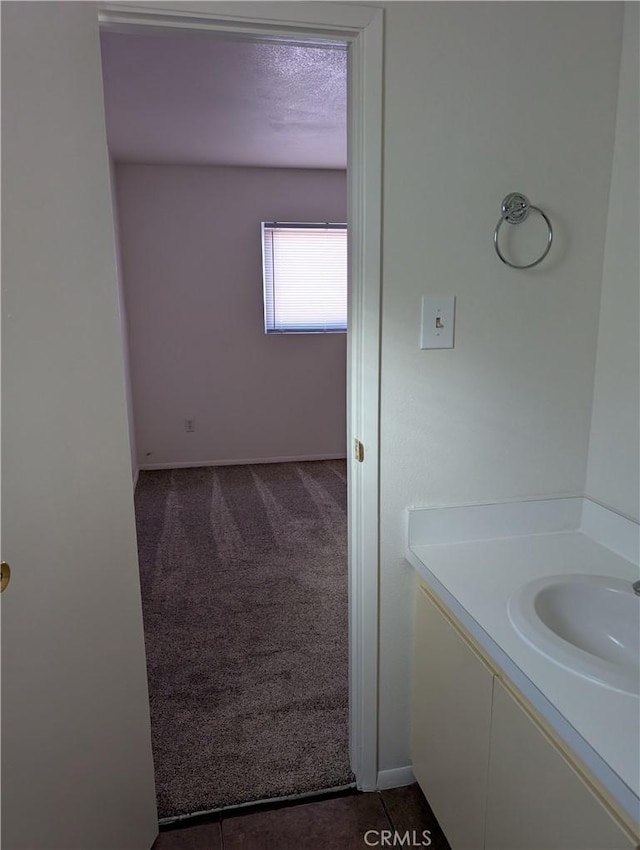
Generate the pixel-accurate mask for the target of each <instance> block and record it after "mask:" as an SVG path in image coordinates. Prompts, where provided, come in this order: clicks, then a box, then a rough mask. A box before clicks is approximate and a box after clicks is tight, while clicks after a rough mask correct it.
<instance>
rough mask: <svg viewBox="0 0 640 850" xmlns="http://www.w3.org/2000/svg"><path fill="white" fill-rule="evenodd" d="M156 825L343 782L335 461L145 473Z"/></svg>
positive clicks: (142, 510) (341, 567) (141, 518)
mask: <svg viewBox="0 0 640 850" xmlns="http://www.w3.org/2000/svg"><path fill="white" fill-rule="evenodd" d="M135 501H136V517H137V528H138V549H139V555H140V572H141V581H142V599H143V609H144V625H145V639H146V648H147V670H148V677H149V690H150V705H151V727H152V739H153V753H154V761H155V771H156V791H157V797H158V809H159V816H160V817H161V818H164V817H171V816H173V815H179V814H184V813H188V812H196V811H203V810H208V809H215V808H219V807H222V806H228V805H234V804H238V803H243V802H247V801H252V800H259V799H265V798H270V797H280V796H285V795H289V794H300V793H305V792H308V791H314V790H319V789H323V788H330V787H335V786H339V785H344V784H347V783H349V782H352V781H353V776H352V774H351V772H350V769H349V761H348V738H347V717H348V674H347V662H348V658H347V652H348V649H347V647H348V636H347V617H348V609H347V533H346V469H345V462H344V461H322V462H306V463H283V464H261V465H255V466H227V467H215V468H213V467H209V468H200V469H184V470H168V471H164V470H163V471H160V472H142V473H141V474H140V480H139V482H138V486H137V488H136V498H135Z"/></svg>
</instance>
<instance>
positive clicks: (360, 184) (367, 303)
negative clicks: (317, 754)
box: [97, 0, 384, 791]
mask: <svg viewBox="0 0 640 850" xmlns="http://www.w3.org/2000/svg"><path fill="white" fill-rule="evenodd" d="M97 9H98V20H99V24H100V27H101V28H109V29H114V30H117V31H120V32H122V31H124V32H126V31H132V32H133V31H140V28H141V27H146V28H149V27H151V28H158V27H162V28H165V29H173V30H180V31H184V30H189V29H190V30H198V31H200V32H206V31H209V32H215V33H218V34H223V33H227V34H229V35H230V36H236V37H237V36H238V35H242V36H244V37H249V38H257V39H279V40H283V39H284V40H289V41H291V40H294V39H300V40H301V41H310V40H316V41H320V42H322V41H324V42H333V43H335V42H342V43H346V44H347V46H348V68H349V71H348V82H349V91H348V110H347V112H348V115H347V122H348V125H347V126H348V134H347V139H348V169H347V178H348V201H347V208H348V223H349V321H348V331H347V458H348V463H347V477H348V551H349V757H350V762H351V769H352V771H353V773H354V774H355V777H356V784H357V787H358V788H359V789H360V790H362V791H373V790H375V789H376V788H377V785H378V633H379V599H378V584H379V581H378V576H379V503H380V499H379V489H380V487H379V409H380V312H381V309H380V295H381V242H382V234H381V229H382V118H383V113H382V92H383V26H384V24H383V20H384V17H383V16H384V12H383V10H382V9H380V8H374V7H369V6H361V5H356V4H353V5H341V4H338V3H324V2H244V0H239V1H238V0H236V2H215V1H212V2H206V0H201V1H200V2H191V0H190V2H179V0H174V2H154V3H146V2H145V3H140V2H124V3H109V2H106V3H97ZM356 440H360V441H361V442H362V444H363V445H364V460H363V461H359V460H358V459H357V457H356V451H355V447H356Z"/></svg>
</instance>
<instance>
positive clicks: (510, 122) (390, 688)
mask: <svg viewBox="0 0 640 850" xmlns="http://www.w3.org/2000/svg"><path fill="white" fill-rule="evenodd" d="M384 5H385V8H386V13H385V14H386V36H385V126H384V238H383V303H382V390H381V392H382V413H381V458H380V462H381V579H380V591H381V637H380V768H381V769H383V770H384V769H391V768H395V767H400V766H402V765H406V764H409V763H410V761H411V759H410V753H409V742H408V738H409V728H408V727H409V699H410V690H411V673H410V655H411V631H412V625H411V623H412V589H413V573H412V569H411V567H410V566H409V565H408V563H407V562H406V561H405V560H404V558H403V550H404V547H405V541H406V527H405V526H406V508H407V506H409V505H444V504H452V503H468V502H475V501H479V502H486V501H491V500H494V499H497V500H500V499H517V498H528V497H536V496H550V495H561V494H582V493H583V491H584V486H585V475H586V462H587V451H588V439H589V421H590V411H591V402H592V392H593V379H594V367H595V354H596V338H597V326H598V311H599V304H600V285H601V274H602V263H603V251H604V241H605V231H606V224H607V211H608V194H609V181H610V174H611V157H612V149H613V137H614V125H615V109H616V91H617V82H618V64H619V51H620V39H621V24H622V8H621V6H620V4H615V3H591V2H589V3H572V2H569V3H538V2H532V3H526V2H524V3H501V2H498V3H485V2H483V3H475V2H470V3H466V2H458V3H393V2H391V3H388V4H384ZM515 190H518V191H521V192H524V193H525V194H526V195H528V196H529V198H530V200H531V202H532V203H534V204H537V205H539V206H541V207H542V208H543V209H544V210H545V212H546V213H547V214H548V215H549V217H550V218H551V221H552V222H553V226H554V230H555V243H554V246H553V248H552V252H551V254H550V255H549V257H548V259H547V260H546V261H545V262H544V263H542V264H541V265H540V266H539V267H538V268H535V269H532V270H530V271H515V270H513V269H509V268H507V267H506V266H504V265H503V264H502V263H500V261H499V260H498V258H497V257H496V255H495V253H494V249H493V245H492V237H493V231H494V228H495V225H496V223H497V220H498V217H499V213H500V203H501V201H502V198H503V197H504V196H505V195H506V194H507V193H508V192H510V191H515ZM529 225H530V232H531V236H532V238H533V237H535V240H536V244H539V245H541V246H543V245H544V232H543V230H541V229H540V227H539V223H538V224H536V222H535V220H533V219H532V220H531V221H530V222H526V223H525V224H523V225H522V227H523V228H524V227H525V226H527V227H529ZM535 227H537V228H538V229H537V230H536V231H535V233H534V231H533V229H534V228H535ZM534 247H535V246H534ZM529 248H531V246H529ZM523 251H524V248H523ZM523 256H524V254H523ZM428 293H433V294H443V295H447V294H452V295H456V296H457V299H458V300H457V323H456V347H455V349H454V350H451V351H420V350H419V348H418V335H419V316H418V313H419V306H420V297H421V295H423V294H428Z"/></svg>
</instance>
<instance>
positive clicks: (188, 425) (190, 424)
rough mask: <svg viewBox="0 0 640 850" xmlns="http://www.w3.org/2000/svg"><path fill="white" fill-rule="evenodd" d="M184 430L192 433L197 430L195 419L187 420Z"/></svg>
mask: <svg viewBox="0 0 640 850" xmlns="http://www.w3.org/2000/svg"><path fill="white" fill-rule="evenodd" d="M184 430H185V431H187V432H189V433H191V432H192V431H195V430H196V420H195V419H185V420H184Z"/></svg>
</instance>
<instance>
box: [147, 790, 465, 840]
mask: <svg viewBox="0 0 640 850" xmlns="http://www.w3.org/2000/svg"><path fill="white" fill-rule="evenodd" d="M383 830H386V833H383ZM394 832H397V833H398V836H397V838H396V839H395V843H394V835H393V833H394ZM407 832H408V833H409V836H407V835H406V833H407ZM401 842H402V843H401ZM385 846H386V847H392V846H396V847H400V846H401V847H430V848H431V850H450V848H449V845H448V844H447V840H446V838H445V837H444V835H443V833H442V831H441V829H440V827H439V826H438V822H437V821H436V819H435V817H434V816H433V812H432V811H431V809H430V808H429V804H428V803H427V801H426V800H425V798H424V796H423V794H422V792H421V790H420V788H419V787H418V785H408V786H406V787H405V788H392V789H390V790H388V791H380V792H373V793H370V794H363V793H360V792H357V791H353V792H347V793H342V794H335V795H331V796H328V797H323V798H322V799H319V800H313V801H302V802H296V803H293V804H288V805H285V804H273V805H264V806H259V805H258V806H256V807H253V808H251V809H249V810H247V809H241V810H235V812H234V813H231V812H227V813H224V812H223V813H222V815H219V816H212V817H211V818H209V819H208V820H207V821H205V820H204V819H201V820H200V821H199V822H198V823H197V824H195V825H193V826H177V827H167V828H165V829H164V830H163V831H162V832H161V833H160V835H159V836H158V839H157V841H156V843H155V844H154V845H153V850H365V848H367V847H385Z"/></svg>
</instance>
